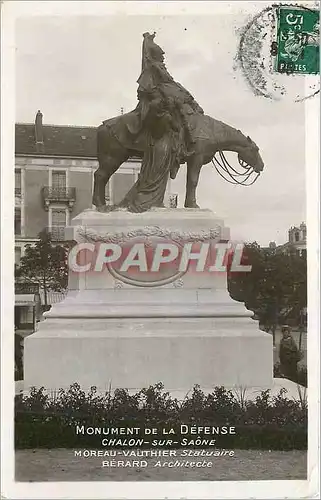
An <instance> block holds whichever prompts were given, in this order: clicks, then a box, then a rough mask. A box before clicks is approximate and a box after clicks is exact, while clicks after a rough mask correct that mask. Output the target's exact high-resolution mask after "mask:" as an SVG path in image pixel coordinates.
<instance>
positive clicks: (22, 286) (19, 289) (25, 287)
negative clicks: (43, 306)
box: [14, 283, 39, 294]
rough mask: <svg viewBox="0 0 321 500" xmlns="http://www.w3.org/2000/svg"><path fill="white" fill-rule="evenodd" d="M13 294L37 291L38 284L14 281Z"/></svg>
mask: <svg viewBox="0 0 321 500" xmlns="http://www.w3.org/2000/svg"><path fill="white" fill-rule="evenodd" d="M14 291H15V294H29V293H39V284H37V283H15V284H14Z"/></svg>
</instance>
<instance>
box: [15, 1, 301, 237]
mask: <svg viewBox="0 0 321 500" xmlns="http://www.w3.org/2000/svg"><path fill="white" fill-rule="evenodd" d="M39 3H40V2H39ZM58 3H64V2H58ZM72 3H73V2H72ZM75 3H76V2H75ZM129 3H131V2H129ZM263 7H264V4H263V5H262V3H257V4H255V3H247V4H245V3H244V2H236V3H235V4H234V5H233V7H232V8H231V7H229V8H227V9H226V11H224V9H221V10H222V12H218V10H219V9H218V10H217V11H213V13H212V14H210V15H209V14H207V15H205V14H198V13H197V12H195V13H192V12H191V13H190V14H188V15H186V13H185V15H172V14H167V15H166V14H162V15H157V16H155V15H148V14H145V15H143V14H139V15H132V14H131V15H124V14H121V13H118V14H117V13H116V14H109V15H99V16H98V15H96V16H94V15H86V16H84V15H83V16H77V15H68V16H64V15H59V16H52V15H50V16H49V15H47V16H39V15H38V16H37V17H21V18H19V19H18V20H17V21H16V121H17V122H27V123H30V122H33V121H34V117H35V114H36V112H37V110H38V109H40V110H41V111H42V113H43V121H44V124H57V125H59V124H60V125H92V126H98V125H99V124H100V123H101V121H102V120H105V119H107V118H111V117H113V116H116V115H118V114H119V113H120V109H121V107H123V108H124V111H125V112H126V111H130V110H131V109H133V108H134V107H135V106H136V104H137V101H136V99H137V97H136V91H137V83H136V81H137V79H138V77H139V74H140V70H141V44H142V34H143V33H144V32H145V31H150V32H153V31H156V33H157V34H156V38H155V42H156V43H158V44H159V45H160V46H161V47H162V48H163V50H164V51H165V63H166V66H167V69H168V71H169V72H170V73H171V74H172V76H173V77H174V79H175V80H176V81H178V82H180V83H181V84H182V85H184V87H185V88H187V89H188V90H189V91H190V93H191V94H192V95H193V96H194V98H195V99H196V100H197V101H198V103H199V104H200V105H201V106H202V107H203V109H204V110H205V113H206V114H208V115H210V116H212V117H214V118H216V119H218V120H221V121H224V122H226V123H228V124H229V125H232V126H234V127H236V128H238V129H240V130H241V131H242V132H243V133H244V134H245V135H250V137H251V138H252V139H253V140H254V141H255V142H256V144H257V145H258V146H259V148H260V153H261V156H262V158H263V161H264V164H265V168H264V171H263V173H262V175H261V176H260V178H259V179H258V181H257V182H256V183H255V184H254V185H252V186H250V187H243V186H233V185H231V184H229V183H227V182H225V181H224V180H223V179H222V178H221V177H220V176H219V175H218V174H217V173H216V172H215V170H214V168H213V166H212V165H211V164H209V165H206V166H203V168H202V171H201V176H200V183H199V186H198V191H197V199H198V204H199V205H200V207H201V208H209V209H211V210H213V212H214V213H215V214H216V215H217V216H218V217H219V218H223V219H224V221H225V224H226V225H227V226H229V227H230V229H231V236H232V238H234V239H242V240H245V241H257V242H258V243H260V244H261V245H268V243H269V242H270V241H276V242H277V243H278V244H282V243H284V242H286V241H287V233H288V229H289V228H290V227H291V226H293V225H299V224H300V223H301V222H302V221H304V220H305V219H306V214H305V203H306V197H305V140H304V136H305V114H304V113H305V109H304V102H303V103H294V102H293V101H292V100H273V99H268V98H266V97H260V96H257V95H255V94H254V92H253V89H252V88H251V87H250V85H249V84H248V82H247V81H246V79H245V77H244V75H243V73H242V70H241V69H240V68H239V67H237V66H236V64H235V56H236V54H237V51H238V45H239V38H240V29H242V27H244V26H245V25H246V23H247V22H248V21H249V19H250V18H251V16H253V15H254V14H255V13H257V12H259V11H260V10H262V8H263ZM194 11H195V9H194ZM185 179H186V169H185V167H182V168H181V169H180V172H179V174H178V177H177V179H176V180H175V181H174V182H173V184H172V191H173V192H177V193H178V194H179V200H180V204H182V203H183V200H184V193H185Z"/></svg>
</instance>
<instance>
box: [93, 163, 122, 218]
mask: <svg viewBox="0 0 321 500" xmlns="http://www.w3.org/2000/svg"><path fill="white" fill-rule="evenodd" d="M127 159H128V155H127V154H125V153H124V155H123V156H122V157H119V156H118V157H117V156H115V157H111V156H110V155H104V156H102V157H101V158H99V167H98V169H97V170H96V172H95V173H94V190H93V199H92V202H93V205H95V206H96V207H97V209H98V210H101V211H103V210H104V209H105V207H106V202H105V188H106V184H107V182H108V181H109V179H110V178H111V176H112V175H113V174H114V173H115V172H116V171H117V170H118V169H119V167H120V165H121V164H122V163H123V162H124V161H126V160H127Z"/></svg>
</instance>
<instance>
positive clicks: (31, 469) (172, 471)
mask: <svg viewBox="0 0 321 500" xmlns="http://www.w3.org/2000/svg"><path fill="white" fill-rule="evenodd" d="M103 460H114V461H117V460H123V461H125V462H126V461H131V462H132V461H133V460H146V461H147V462H148V466H147V467H144V466H135V465H134V466H133V467H102V461H103ZM174 460H178V461H179V462H180V463H182V462H183V461H186V460H188V461H189V462H191V461H195V462H196V461H204V460H205V461H206V462H208V461H211V462H212V467H202V468H197V469H196V468H186V467H178V468H177V467H175V468H169V467H167V466H165V467H163V466H162V467H160V466H155V465H156V464H157V462H158V463H159V462H161V463H164V462H165V461H167V462H168V461H174ZM306 478H307V453H306V451H298V450H295V451H260V450H235V455H234V456H233V457H230V456H220V457H196V458H195V457H184V458H183V457H181V451H180V450H178V452H177V456H176V457H170V458H167V457H166V458H165V457H161V458H155V457H152V458H145V457H136V458H133V457H131V458H128V457H127V458H125V457H123V456H117V457H116V458H114V457H113V458H112V457H109V458H108V457H105V458H98V457H90V458H83V457H77V456H75V453H74V450H69V449H52V450H46V449H35V450H18V451H16V481H40V482H43V481H241V480H244V481H245V480H247V481H250V480H252V481H253V480H278V479H279V480H281V479H282V480H284V479H302V480H304V479H306Z"/></svg>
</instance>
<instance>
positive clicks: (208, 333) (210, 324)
mask: <svg viewBox="0 0 321 500" xmlns="http://www.w3.org/2000/svg"><path fill="white" fill-rule="evenodd" d="M47 321H48V325H46V323H47ZM48 326H49V328H48ZM58 332H59V334H57V333H58ZM25 342H26V348H25V383H26V386H32V385H39V383H40V384H41V385H43V386H45V387H46V388H48V389H50V390H55V389H57V388H68V387H69V386H70V385H71V384H73V383H74V382H77V383H79V384H80V385H81V387H82V388H83V389H84V390H87V389H89V388H90V387H91V386H93V385H95V386H97V388H98V389H99V390H109V389H110V388H112V389H116V388H126V389H130V390H139V389H142V388H144V387H148V386H149V385H153V384H155V383H157V382H162V383H163V384H164V386H165V387H166V388H167V389H168V390H170V391H189V390H190V389H192V387H193V386H194V385H195V384H199V385H200V386H201V387H202V388H203V389H211V388H213V387H215V386H221V385H224V386H225V387H228V388H231V387H236V386H244V387H257V386H259V387H262V388H264V389H268V388H270V387H271V382H272V364H273V362H272V346H271V336H270V335H269V334H267V333H263V332H261V331H260V330H258V328H257V326H256V324H255V322H254V321H252V320H251V319H248V318H238V319H233V318H231V319H226V318H187V319H186V318H171V319H167V320H166V319H165V318H161V319H150V320H149V321H148V320H146V319H145V320H144V322H142V320H141V319H139V318H132V319H130V320H129V319H123V320H119V319H113V318H108V319H102V318H95V319H94V318H87V319H85V318H82V319H81V321H75V320H68V321H64V324H62V322H61V321H60V320H59V319H55V320H50V324H49V320H46V322H44V323H43V327H42V328H41V329H40V330H39V331H38V332H36V333H34V334H33V335H31V336H30V337H28V338H27V339H26V341H25Z"/></svg>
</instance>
